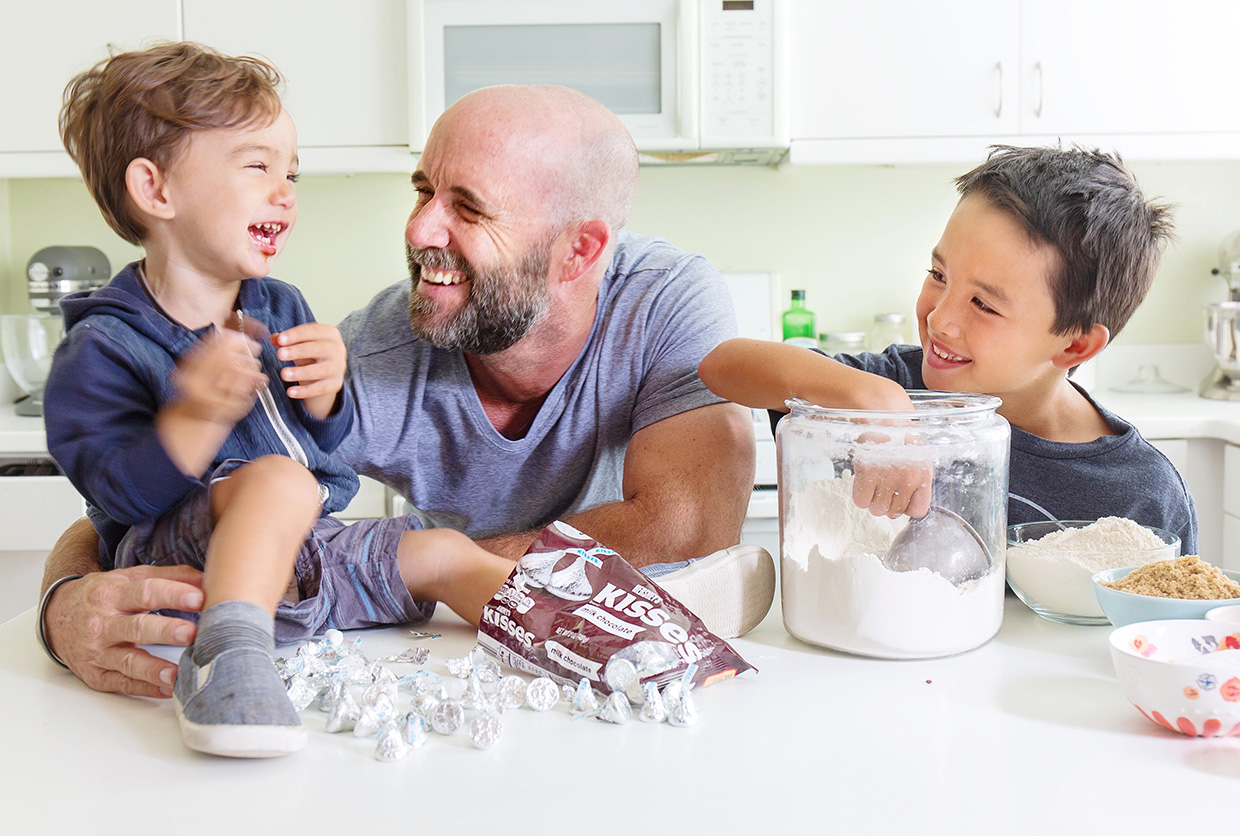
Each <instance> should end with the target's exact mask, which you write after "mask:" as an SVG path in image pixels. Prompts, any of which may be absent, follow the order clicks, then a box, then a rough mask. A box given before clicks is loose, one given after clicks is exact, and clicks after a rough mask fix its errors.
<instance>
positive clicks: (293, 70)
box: [182, 0, 415, 173]
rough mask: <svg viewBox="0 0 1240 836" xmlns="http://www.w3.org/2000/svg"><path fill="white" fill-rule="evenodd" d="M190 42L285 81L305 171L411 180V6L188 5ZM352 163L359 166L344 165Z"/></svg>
mask: <svg viewBox="0 0 1240 836" xmlns="http://www.w3.org/2000/svg"><path fill="white" fill-rule="evenodd" d="M182 4H183V6H184V9H185V37H186V38H187V39H189V40H195V41H201V42H203V43H207V44H210V45H211V46H213V47H215V48H216V49H219V50H221V51H223V52H227V53H232V54H257V55H261V56H262V57H264V58H266V59H268V60H269V61H271V63H273V64H274V65H275V66H276V68H277V69H279V70H280V72H281V73H282V74H283V75H284V77H285V79H286V90H285V94H284V102H285V105H286V107H287V108H288V111H289V113H290V114H291V115H292V116H293V120H294V121H295V122H296V123H297V139H298V145H299V150H300V152H301V157H302V160H301V162H302V170H303V171H305V172H308V173H316V172H319V171H328V170H337V169H340V168H342V167H343V168H344V169H354V170H356V169H363V170H365V169H369V168H371V167H372V166H370V165H368V164H367V162H366V161H367V160H371V161H373V162H374V164H375V166H377V167H379V168H380V169H382V168H383V166H384V165H385V164H389V163H390V162H391V161H393V160H394V161H395V163H396V164H397V165H399V164H400V163H401V162H403V163H405V164H407V166H408V170H409V171H412V170H413V166H414V163H415V161H414V159H413V157H412V155H411V154H410V152H409V149H408V144H409V127H408V126H409V115H408V114H409V110H408V82H407V76H408V65H407V61H406V53H405V38H406V36H405V29H406V27H405V0H367V2H365V3H340V2H339V0H269V2H265V3H263V4H261V6H256V5H255V4H254V3H252V2H250V0H182ZM256 17H261V18H262V19H263V20H264V21H266V23H264V24H263V25H261V26H251V25H244V24H243V21H246V20H249V19H252V18H256ZM349 158H351V159H352V160H353V163H351V164H350V163H347V162H342V161H345V160H347V159H349Z"/></svg>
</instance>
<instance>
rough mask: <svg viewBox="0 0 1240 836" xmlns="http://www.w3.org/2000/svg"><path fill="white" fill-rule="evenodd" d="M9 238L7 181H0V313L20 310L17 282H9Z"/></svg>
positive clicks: (10, 258) (10, 246) (10, 256)
mask: <svg viewBox="0 0 1240 836" xmlns="http://www.w3.org/2000/svg"><path fill="white" fill-rule="evenodd" d="M9 237H10V232H9V181H7V180H0V313H3V312H7V311H11V310H21V308H19V307H17V305H18V303H19V302H20V301H21V299H20V293H21V291H20V289H19V287H18V285H17V282H10V281H9V262H10V261H11V260H12V255H11V254H10V250H11V248H12V245H11V244H10V243H9Z"/></svg>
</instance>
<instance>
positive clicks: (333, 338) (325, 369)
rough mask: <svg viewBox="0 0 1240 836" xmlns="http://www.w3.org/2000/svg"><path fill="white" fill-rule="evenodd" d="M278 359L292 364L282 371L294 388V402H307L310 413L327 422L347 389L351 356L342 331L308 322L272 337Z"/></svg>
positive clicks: (291, 395) (292, 390)
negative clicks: (339, 395) (345, 378)
mask: <svg viewBox="0 0 1240 836" xmlns="http://www.w3.org/2000/svg"><path fill="white" fill-rule="evenodd" d="M271 344H272V345H274V346H275V347H276V356H277V357H279V358H280V359H281V360H285V361H289V362H292V363H293V365H292V366H286V367H285V368H283V369H281V371H280V377H281V378H282V379H283V380H284V381H285V382H290V383H292V384H294V385H292V386H290V387H289V388H288V389H287V390H286V391H287V393H288V396H289V397H290V398H296V399H299V400H304V401H305V402H306V404H305V406H306V409H307V410H309V411H310V413H311V414H312V415H315V416H316V417H318V418H326V417H327V416H328V415H329V414H331V411H332V409H333V407H334V406H335V403H336V395H337V394H338V393H339V392H340V390H341V389H342V388H343V387H344V371H345V358H346V356H347V353H346V351H345V347H344V340H343V339H341V337H340V330H339V329H338V328H336V326H334V325H327V324H325V323H322V322H307V323H305V324H303V325H297V326H294V327H292V328H290V329H288V330H287V331H281V332H280V333H278V334H272V335H271Z"/></svg>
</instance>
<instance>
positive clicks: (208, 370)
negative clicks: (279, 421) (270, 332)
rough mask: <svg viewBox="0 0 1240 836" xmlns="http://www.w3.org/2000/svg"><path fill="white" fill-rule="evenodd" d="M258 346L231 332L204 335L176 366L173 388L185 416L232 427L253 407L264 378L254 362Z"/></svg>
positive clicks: (264, 381) (264, 380) (250, 340)
mask: <svg viewBox="0 0 1240 836" xmlns="http://www.w3.org/2000/svg"><path fill="white" fill-rule="evenodd" d="M257 353H258V345H257V343H255V342H254V340H252V339H250V338H249V337H247V336H246V335H244V334H242V333H240V332H237V331H232V330H220V329H216V330H215V331H213V332H211V333H210V334H208V335H207V336H206V337H204V338H203V339H202V340H201V341H200V342H199V343H198V345H196V346H194V347H193V348H192V349H190V350H189V351H187V352H186V353H185V354H184V355H182V356H181V359H180V360H179V361H178V362H177V369H176V372H175V373H174V374H173V385H174V386H175V387H176V390H177V393H178V394H179V396H180V398H179V403H178V406H179V407H180V409H181V410H183V411H184V412H185V413H187V414H188V415H190V416H192V417H194V418H197V419H199V420H204V421H210V422H212V423H215V424H220V425H224V426H228V427H232V426H233V425H234V424H236V423H237V422H238V421H240V420H241V419H242V418H244V417H245V416H246V414H247V413H248V412H249V411H250V409H251V408H252V407H253V406H254V401H255V399H256V398H257V397H258V392H259V391H260V390H261V389H262V388H263V387H264V386H266V385H267V376H266V375H264V374H263V373H262V371H261V368H262V367H261V366H260V364H259V362H258V359H257V358H256V355H257Z"/></svg>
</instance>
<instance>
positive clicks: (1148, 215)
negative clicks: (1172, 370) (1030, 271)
mask: <svg viewBox="0 0 1240 836" xmlns="http://www.w3.org/2000/svg"><path fill="white" fill-rule="evenodd" d="M956 187H957V189H958V190H959V191H960V194H961V197H962V198H963V197H964V196H965V195H969V194H979V195H982V196H983V197H985V198H986V199H987V200H989V201H990V202H991V203H992V204H993V205H994V206H996V207H997V208H999V209H1003V210H1005V211H1007V212H1010V213H1011V214H1012V215H1013V216H1014V217H1015V218H1016V219H1017V220H1018V221H1020V223H1021V225H1022V226H1023V227H1024V228H1025V231H1026V232H1027V233H1028V234H1029V237H1030V239H1032V240H1033V241H1036V242H1039V243H1046V244H1050V245H1051V246H1052V247H1054V248H1055V249H1056V250H1057V251H1058V255H1059V259H1058V261H1059V267H1058V270H1057V272H1056V274H1054V275H1052V276H1050V277H1049V279H1050V289H1051V296H1052V298H1053V299H1054V302H1055V324H1054V326H1053V327H1052V331H1053V333H1055V334H1072V333H1076V332H1083V331H1088V330H1089V329H1090V328H1092V327H1093V326H1094V325H1095V324H1101V325H1105V326H1106V327H1107V329H1108V330H1109V331H1110V332H1111V336H1112V337H1114V336H1115V335H1116V334H1118V333H1119V331H1120V329H1121V328H1123V327H1124V325H1125V324H1126V323H1127V322H1128V318H1129V317H1131V316H1132V314H1133V312H1134V311H1135V310H1136V309H1137V306H1138V305H1140V304H1141V300H1143V299H1144V298H1145V294H1146V293H1147V292H1149V289H1150V284H1151V283H1152V282H1153V280H1154V273H1155V272H1156V271H1157V269H1158V263H1159V261H1160V259H1161V258H1162V251H1163V249H1164V248H1165V246H1166V244H1167V242H1168V241H1170V240H1171V239H1172V237H1173V232H1172V222H1171V207H1169V206H1167V205H1165V204H1161V203H1156V202H1154V201H1147V200H1146V199H1145V197H1144V196H1143V195H1142V194H1141V190H1140V188H1139V187H1138V186H1137V181H1136V180H1135V179H1134V178H1133V176H1132V174H1131V173H1130V172H1129V171H1128V169H1127V168H1125V167H1124V163H1123V161H1122V160H1121V159H1120V157H1119V155H1118V154H1105V153H1103V152H1101V151H1098V150H1092V151H1091V150H1087V149H1083V148H1073V149H1069V150H1064V149H1060V148H1014V147H1012V146H1008V145H995V146H992V147H991V151H990V155H989V156H988V157H987V159H986V162H984V163H982V164H981V165H979V166H978V167H977V168H975V169H973V170H972V171H970V172H968V173H966V174H962V175H961V176H960V177H957V178H956Z"/></svg>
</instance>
